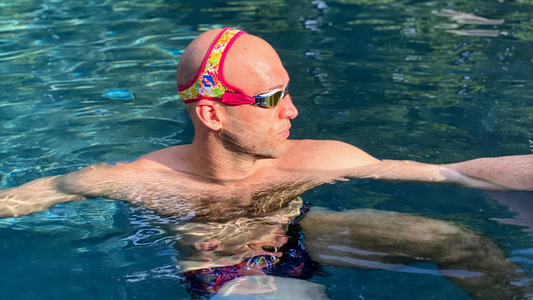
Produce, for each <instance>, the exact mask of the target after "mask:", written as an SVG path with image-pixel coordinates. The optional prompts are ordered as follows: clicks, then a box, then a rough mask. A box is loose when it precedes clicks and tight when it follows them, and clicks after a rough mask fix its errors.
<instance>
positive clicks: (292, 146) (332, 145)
mask: <svg viewBox="0 0 533 300" xmlns="http://www.w3.org/2000/svg"><path fill="white" fill-rule="evenodd" d="M287 146H288V147H287V152H286V153H285V155H284V156H283V157H282V161H281V163H282V164H283V165H286V166H293V167H297V166H298V167H304V168H321V169H323V168H342V167H355V166H361V165H366V164H370V163H374V162H377V161H378V160H377V159H376V158H374V157H372V156H370V155H369V154H368V153H366V152H364V151H363V150H361V149H359V148H357V147H355V146H353V145H350V144H348V143H345V142H341V141H334V140H288V141H287Z"/></svg>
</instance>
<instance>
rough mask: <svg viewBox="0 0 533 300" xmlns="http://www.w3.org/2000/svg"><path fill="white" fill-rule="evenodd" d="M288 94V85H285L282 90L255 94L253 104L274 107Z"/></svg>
mask: <svg viewBox="0 0 533 300" xmlns="http://www.w3.org/2000/svg"><path fill="white" fill-rule="evenodd" d="M288 94H289V86H286V87H285V90H284V91H280V90H277V91H273V92H271V93H268V94H264V95H259V96H255V97H254V98H255V105H259V106H262V107H275V106H277V105H278V104H279V102H280V101H281V100H282V99H283V98H285V96H286V95H288Z"/></svg>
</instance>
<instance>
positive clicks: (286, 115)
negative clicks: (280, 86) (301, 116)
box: [279, 95, 298, 119]
mask: <svg viewBox="0 0 533 300" xmlns="http://www.w3.org/2000/svg"><path fill="white" fill-rule="evenodd" d="M279 106H280V118H282V119H294V118H296V116H297V115H298V109H296V106H294V104H293V103H292V99H291V95H287V96H285V98H283V99H281V103H280V104H279Z"/></svg>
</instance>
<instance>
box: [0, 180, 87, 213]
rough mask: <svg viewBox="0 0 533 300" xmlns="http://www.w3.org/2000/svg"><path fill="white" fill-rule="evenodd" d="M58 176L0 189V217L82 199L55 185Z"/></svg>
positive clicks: (31, 211) (44, 208)
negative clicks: (62, 190)
mask: <svg viewBox="0 0 533 300" xmlns="http://www.w3.org/2000/svg"><path fill="white" fill-rule="evenodd" d="M58 177H59V176H54V177H46V178H41V179H37V180H34V181H32V182H29V183H26V184H24V185H21V186H19V187H16V188H10V189H6V190H0V218H7V217H18V216H23V215H28V214H31V213H34V212H39V211H42V210H46V209H48V208H50V207H52V206H54V205H57V204H59V203H63V202H70V201H79V200H83V199H84V197H83V196H80V195H73V194H67V193H64V192H61V191H60V190H59V189H58V188H57V186H56V185H57V184H56V182H57V178H58Z"/></svg>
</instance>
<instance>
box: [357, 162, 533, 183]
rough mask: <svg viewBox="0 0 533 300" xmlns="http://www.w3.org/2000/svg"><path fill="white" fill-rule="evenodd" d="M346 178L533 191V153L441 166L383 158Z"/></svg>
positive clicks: (360, 168)
mask: <svg viewBox="0 0 533 300" xmlns="http://www.w3.org/2000/svg"><path fill="white" fill-rule="evenodd" d="M348 177H358V178H373V179H378V180H388V181H412V182H429V183H431V182H435V183H450V184H457V185H460V186H465V187H471V188H477V189H483V190H494V191H533V155H517V156H503V157H492V158H478V159H474V160H468V161H464V162H458V163H453V164H445V165H433V164H425V163H418V162H414V161H397V160H384V161H382V162H379V163H374V164H369V165H365V166H361V167H356V168H354V169H353V171H352V172H351V174H350V175H349V176H348Z"/></svg>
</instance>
